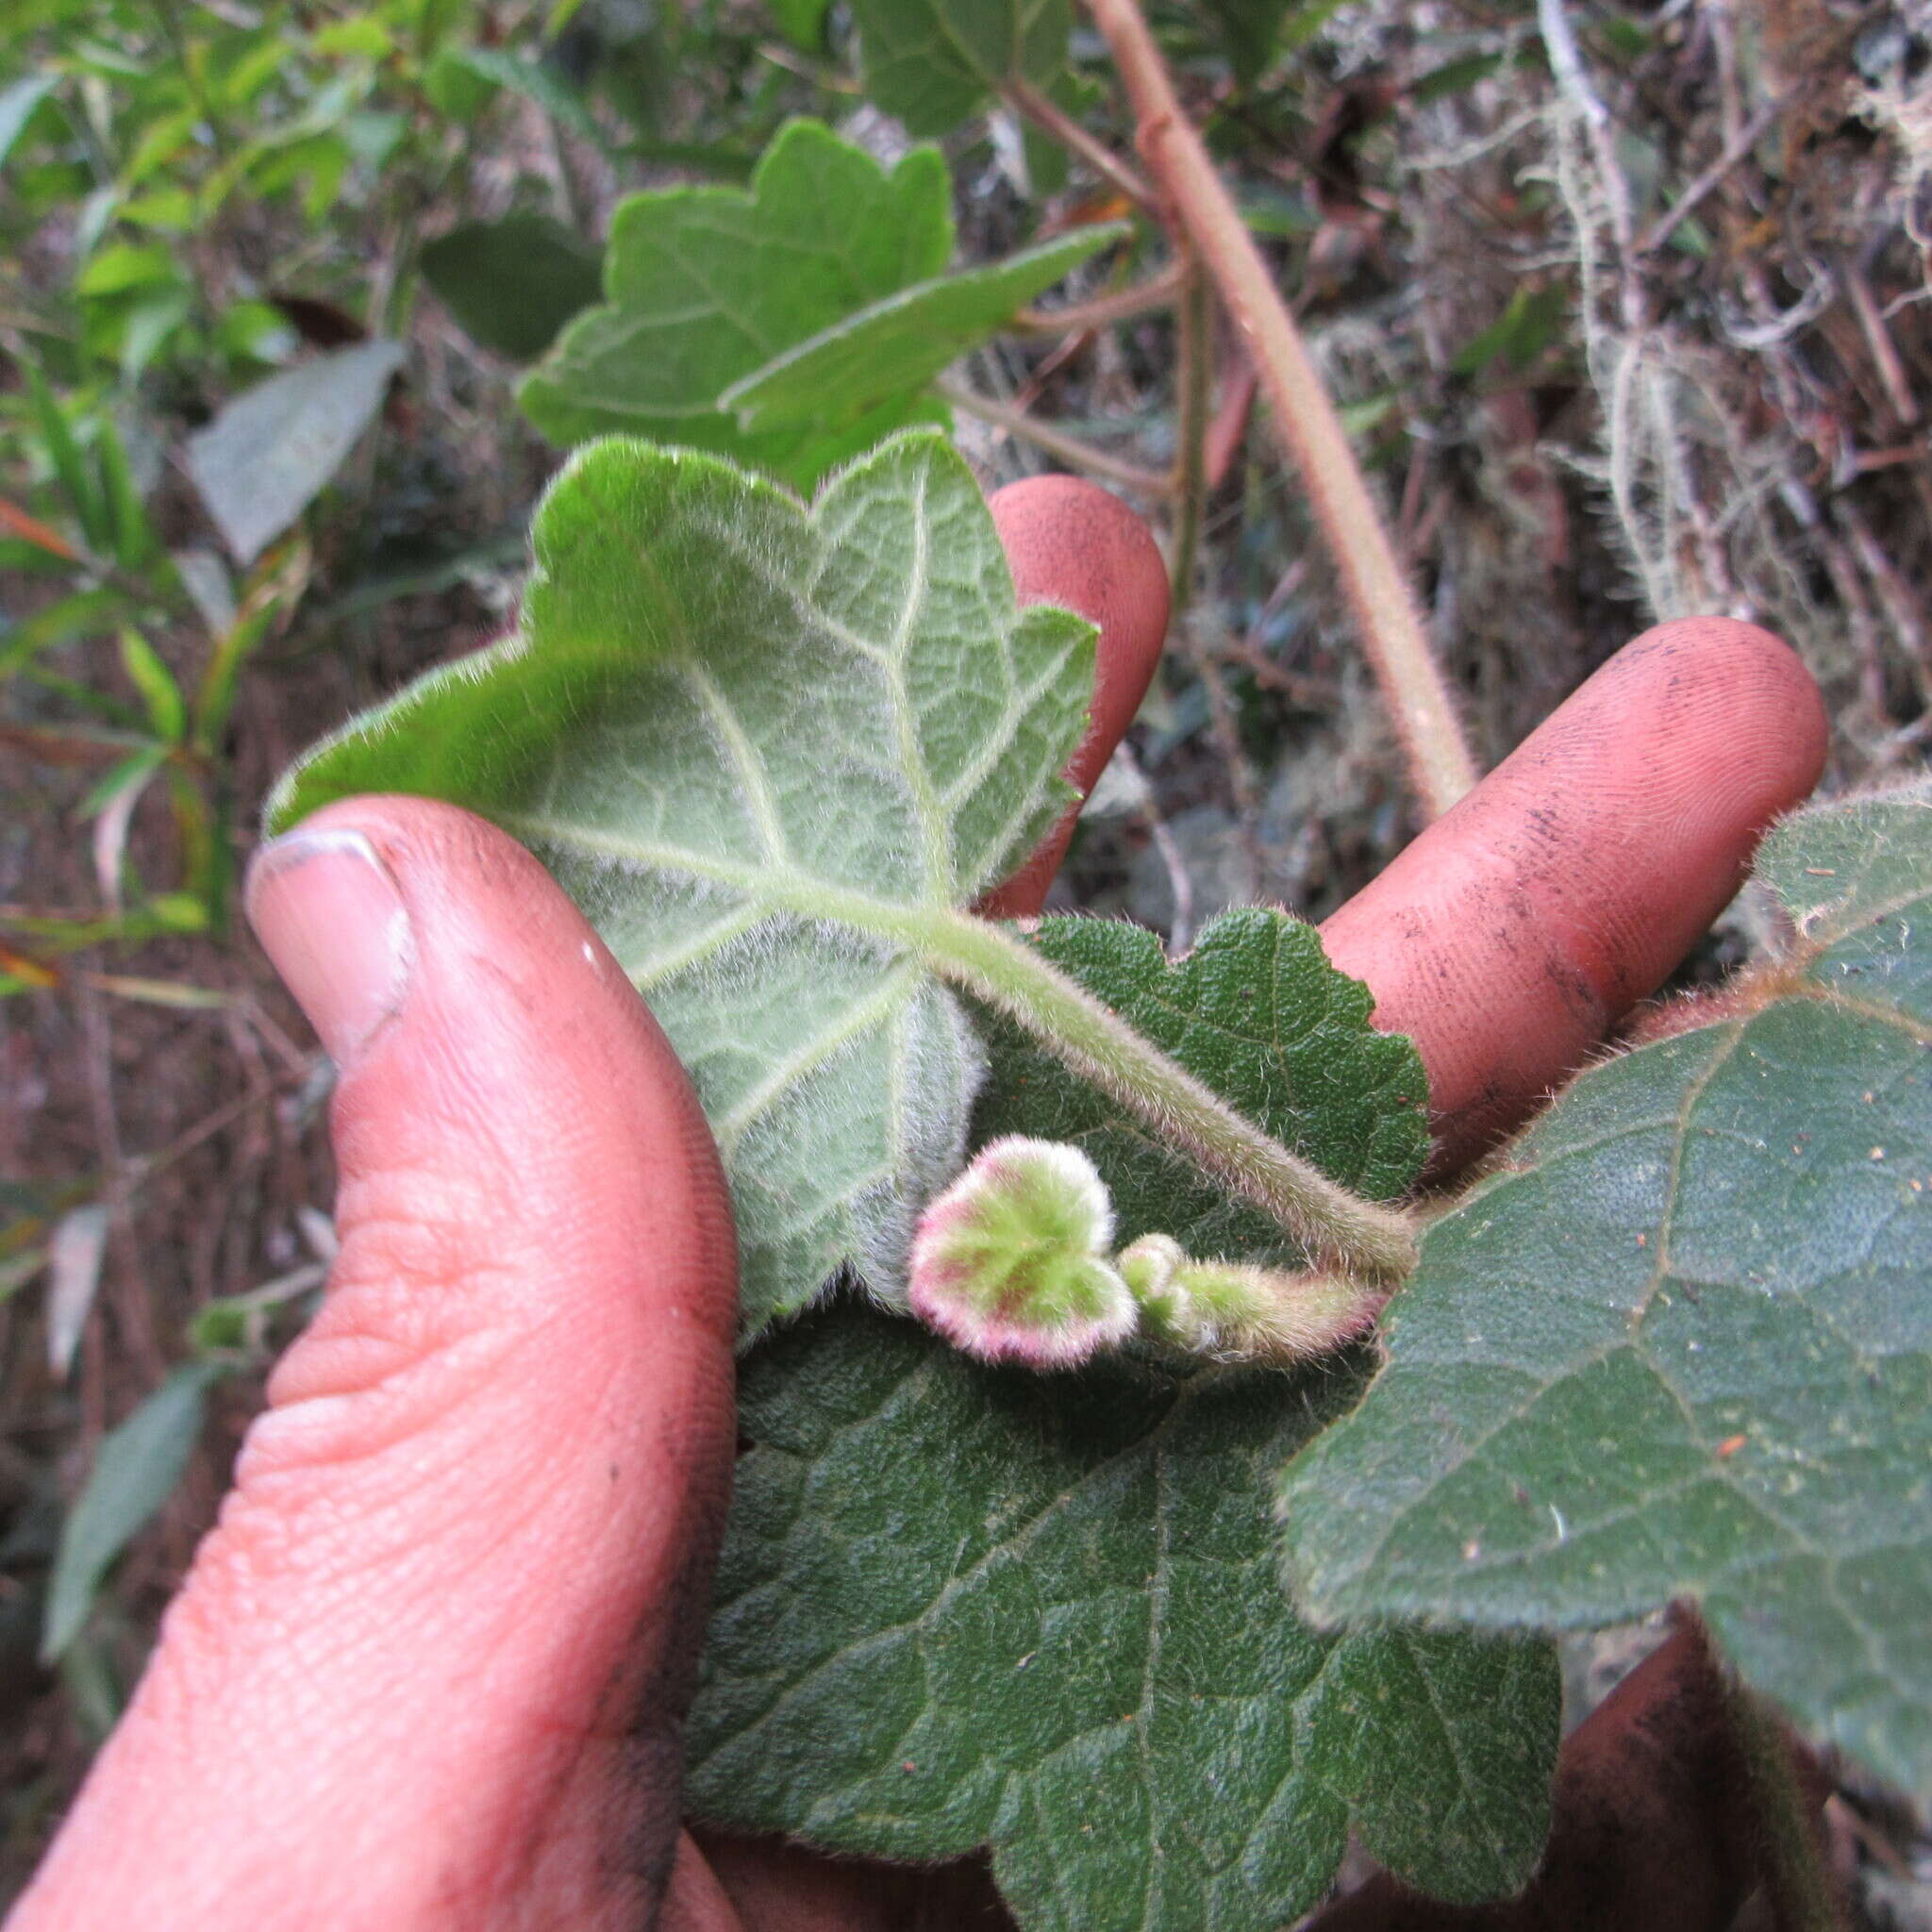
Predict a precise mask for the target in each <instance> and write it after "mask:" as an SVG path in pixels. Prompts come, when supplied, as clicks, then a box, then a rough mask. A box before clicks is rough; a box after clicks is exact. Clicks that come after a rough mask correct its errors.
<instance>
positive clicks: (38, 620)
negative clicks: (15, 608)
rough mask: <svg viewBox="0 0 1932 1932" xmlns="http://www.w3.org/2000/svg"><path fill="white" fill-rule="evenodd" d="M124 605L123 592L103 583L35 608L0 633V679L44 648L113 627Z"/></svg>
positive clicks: (11, 673) (18, 669) (28, 661)
mask: <svg viewBox="0 0 1932 1932" xmlns="http://www.w3.org/2000/svg"><path fill="white" fill-rule="evenodd" d="M125 608H126V600H125V598H124V597H123V596H122V594H121V592H120V591H116V590H113V589H111V588H109V587H108V586H106V585H103V586H101V587H100V588H98V589H96V590H92V591H75V592H74V594H73V595H72V596H71V597H62V598H61V599H60V600H59V601H58V603H54V604H49V605H47V606H46V607H45V608H43V609H40V610H37V611H35V612H34V614H33V615H32V616H31V617H29V618H27V619H25V621H24V622H23V623H20V624H17V625H14V626H13V627H12V628H11V629H10V630H8V632H6V633H5V635H4V636H0V679H4V678H8V677H11V676H12V675H13V674H14V673H15V672H17V671H20V670H22V669H24V668H25V666H26V665H28V664H29V663H31V662H32V661H33V659H34V658H37V657H38V656H39V655H40V654H41V653H42V651H50V650H52V649H54V647H55V646H56V645H58V644H64V643H70V642H72V641H74V640H75V638H82V637H89V636H92V635H93V634H94V633H96V632H100V631H106V630H108V629H110V628H111V627H112V625H113V622H114V619H115V618H116V617H117V616H119V615H120V613H121V612H122V611H123V610H124V609H125Z"/></svg>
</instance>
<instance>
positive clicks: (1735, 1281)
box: [1281, 783, 1932, 1800]
mask: <svg viewBox="0 0 1932 1932" xmlns="http://www.w3.org/2000/svg"><path fill="white" fill-rule="evenodd" d="M1757 874H1758V878H1759V880H1760V881H1761V883H1762V884H1763V886H1765V887H1766V888H1768V889H1769V890H1770V891H1771V892H1772V893H1773V894H1774V896H1775V897H1776V899H1777V900H1778V901H1779V902H1780V905H1781V908H1782V911H1783V913H1784V915H1785V917H1786V918H1787V920H1788V921H1789V924H1790V931H1791V933H1792V935H1793V937H1792V940H1791V942H1790V945H1789V947H1788V948H1787V950H1786V952H1785V954H1784V956H1783V957H1782V958H1779V959H1776V960H1774V961H1772V962H1770V964H1768V965H1767V966H1765V967H1763V968H1760V969H1757V971H1756V973H1755V974H1753V975H1752V976H1751V977H1749V978H1747V980H1746V982H1745V984H1744V986H1743V988H1742V989H1741V990H1740V994H1739V997H1738V999H1737V1000H1736V1002H1735V1004H1734V1005H1732V1006H1731V1008H1729V1010H1728V1016H1727V1017H1724V1018H1723V1019H1721V1020H1719V1021H1718V1022H1717V1023H1716V1024H1709V1025H1706V1026H1703V1027H1701V1028H1698V1029H1697V1030H1695V1031H1691V1032H1688V1033H1683V1034H1680V1035H1678V1036H1677V1037H1675V1038H1672V1039H1667V1040H1664V1041H1659V1042H1657V1043H1656V1044H1654V1045H1650V1046H1646V1047H1643V1048H1641V1049H1640V1050H1639V1051H1637V1052H1634V1053H1631V1054H1628V1055H1625V1056H1624V1057H1623V1058H1618V1059H1616V1060H1612V1061H1610V1062H1608V1063H1607V1064H1606V1065H1604V1066H1601V1067H1599V1068H1597V1069H1595V1070H1593V1071H1592V1072H1591V1073H1589V1074H1585V1075H1584V1076H1583V1077H1582V1078H1581V1079H1579V1080H1578V1081H1577V1082H1576V1083H1575V1085H1574V1087H1573V1088H1572V1089H1571V1090H1570V1091H1569V1092H1568V1093H1567V1094H1566V1095H1565V1096H1564V1098H1563V1099H1562V1101H1561V1102H1560V1103H1559V1104H1558V1105H1557V1107H1556V1108H1554V1109H1553V1110H1552V1112H1551V1113H1550V1114H1548V1115H1547V1116H1546V1117H1545V1118H1544V1119H1543V1120H1542V1121H1541V1122H1540V1123H1539V1124H1537V1126H1536V1127H1535V1128H1534V1129H1533V1130H1532V1131H1531V1132H1530V1133H1529V1134H1528V1135H1527V1136H1525V1137H1524V1140H1523V1141H1520V1142H1519V1143H1517V1145H1515V1146H1514V1147H1513V1148H1512V1149H1510V1150H1509V1153H1508V1156H1507V1163H1506V1165H1505V1167H1504V1170H1503V1172H1502V1173H1501V1174H1498V1175H1497V1176H1496V1177H1495V1178H1494V1179H1493V1180H1491V1181H1490V1182H1489V1183H1488V1184H1487V1185H1485V1186H1483V1187H1481V1188H1479V1189H1478V1190H1476V1191H1474V1193H1472V1194H1471V1195H1470V1196H1469V1197H1468V1199H1467V1200H1466V1201H1465V1202H1464V1203H1463V1204H1462V1205H1461V1206H1460V1207H1459V1208H1457V1211H1456V1212H1455V1213H1453V1214H1451V1215H1449V1216H1447V1217H1445V1218H1444V1219H1443V1220H1441V1221H1440V1222H1439V1223H1437V1224H1436V1225H1435V1226H1434V1227H1433V1228H1432V1229H1431V1230H1430V1232H1429V1234H1428V1236H1427V1238H1426V1240H1425V1241H1424V1248H1423V1264H1422V1270H1421V1273H1420V1274H1418V1275H1417V1277H1416V1279H1415V1280H1414V1282H1413V1283H1412V1284H1411V1285H1410V1286H1409V1287H1408V1288H1407V1290H1405V1291H1403V1293H1401V1294H1400V1295H1399V1296H1398V1297H1397V1299H1396V1301H1395V1303H1394V1304H1393V1305H1392V1307H1391V1311H1390V1319H1389V1322H1388V1324H1387V1335H1388V1344H1389V1357H1390V1358H1389V1363H1388V1366H1387V1368H1386V1369H1385V1370H1384V1371H1383V1372H1382V1374H1381V1375H1380V1376H1379V1378H1378V1379H1377V1380H1376V1382H1375V1384H1374V1388H1373V1389H1372V1390H1371V1391H1370V1393H1369V1395H1368V1398H1367V1399H1366V1400H1365V1401H1364V1402H1363V1404H1362V1405H1361V1407H1360V1408H1359V1409H1358V1410H1357V1412H1356V1413H1355V1414H1354V1415H1353V1416H1351V1417H1350V1418H1349V1419H1348V1420H1347V1421H1346V1422H1345V1423H1343V1424H1341V1425H1340V1426H1339V1427H1337V1428H1336V1429H1334V1430H1332V1431H1331V1432H1330V1433H1329V1434H1327V1435H1326V1436H1324V1438H1323V1439H1322V1440H1321V1441H1319V1442H1317V1443H1314V1444H1313V1445H1311V1446H1310V1447H1309V1448H1308V1449H1307V1450H1306V1451H1305V1452H1303V1454H1302V1455H1301V1456H1300V1457H1298V1459H1297V1460H1296V1461H1294V1462H1293V1463H1292V1464H1291V1467H1290V1468H1289V1470H1288V1473H1287V1475H1286V1478H1285V1481H1284V1483H1283V1486H1282V1491H1281V1502H1282V1510H1283V1515H1284V1520H1285V1523H1286V1535H1287V1549H1288V1569H1289V1575H1290V1579H1291V1584H1292V1587H1293V1590H1294V1592H1295V1594H1296V1596H1297V1598H1298V1599H1299V1600H1300V1601H1301V1602H1302V1603H1304V1604H1305V1605H1307V1607H1309V1608H1310V1610H1311V1611H1312V1613H1313V1614H1314V1615H1315V1616H1317V1617H1318V1618H1319V1619H1320V1620H1321V1621H1322V1622H1324V1623H1336V1622H1348V1621H1353V1620H1356V1619H1365V1620H1375V1619H1380V1618H1384V1617H1388V1616H1405V1615H1419V1616H1423V1617H1426V1618H1430V1619H1435V1620H1441V1621H1449V1620H1455V1621H1458V1622H1464V1623H1469V1624H1480V1625H1485V1626H1490V1627H1507V1626H1516V1625H1531V1626H1543V1627H1551V1626H1558V1627H1560V1626H1572V1625H1579V1624H1582V1625H1589V1624H1606V1623H1611V1622H1616V1621H1619V1620H1621V1619H1624V1618H1628V1617H1632V1616H1637V1615H1641V1614H1642V1613H1643V1612H1644V1611H1646V1610H1649V1609H1651V1608H1653V1607H1656V1606H1657V1605H1658V1604H1660V1603H1663V1602H1664V1601H1666V1600H1667V1599H1670V1598H1673V1597H1676V1596H1680V1595H1681V1596H1691V1597H1695V1598H1697V1599H1699V1600H1700V1601H1701V1603H1702V1605H1703V1608H1704V1614H1705V1616H1706V1618H1707V1620H1708V1622H1709V1624H1710V1627H1711V1628H1712V1630H1713V1631H1714V1632H1715V1633H1716V1635H1717V1636H1718V1638H1719V1639H1720V1641H1722V1642H1723V1643H1724V1646H1725V1648H1726V1649H1727V1650H1728V1651H1729V1652H1730V1654H1731V1656H1732V1657H1733V1658H1734V1659H1735V1660H1736V1661H1737V1663H1738V1664H1739V1666H1740V1668H1741V1669H1742V1671H1743V1672H1744V1674H1745V1675H1746V1676H1747V1678H1748V1679H1749V1680H1750V1682H1751V1683H1752V1684H1753V1685H1754V1686H1756V1687H1757V1689H1759V1690H1761V1691H1765V1692H1767V1693H1769V1695H1771V1696H1772V1697H1774V1698H1775V1699H1776V1700H1777V1701H1778V1702H1779V1703H1780V1704H1782V1705H1783V1706H1784V1707H1786V1708H1787V1709H1788V1710H1789V1711H1790V1713H1791V1714H1792V1715H1793V1716H1795V1717H1796V1718H1797V1719H1799V1720H1800V1721H1801V1722H1802V1723H1803V1724H1807V1725H1808V1726H1809V1727H1810V1728H1811V1729H1812V1730H1813V1731H1815V1732H1816V1733H1818V1734H1820V1735H1822V1736H1824V1737H1827V1738H1829V1739H1831V1740H1833V1741H1835V1742H1836V1743H1838V1744H1840V1745H1841V1746H1843V1747H1844V1748H1846V1749H1847V1750H1849V1751H1852V1752H1854V1753H1856V1754H1857V1756H1859V1757H1862V1758H1863V1759H1864V1760H1865V1761H1866V1763H1867V1764H1869V1765H1870V1766H1871V1767H1872V1769H1873V1770H1874V1771H1875V1772H1877V1773H1878V1774H1880V1775H1881V1776H1883V1777H1885V1778H1887V1779H1889V1780H1890V1781H1891V1782H1893V1783H1895V1784H1897V1785H1900V1786H1902V1787H1904V1788H1906V1789H1907V1790H1912V1791H1914V1792H1916V1793H1917V1794H1918V1795H1919V1797H1920V1798H1921V1799H1922V1800H1924V1799H1927V1798H1932V1642H1928V1641H1927V1631H1928V1630H1932V945H1928V943H1927V935H1928V931H1932V784H1925V783H1921V784H1919V785H1918V786H1915V787H1913V788H1910V789H1907V790H1904V791H1896V792H1892V793H1890V794H1882V795H1879V796H1875V797H1872V798H1867V799H1862V800H1848V801H1842V802H1840V803H1835V804H1832V805H1827V806H1823V807H1820V808H1815V809H1813V810H1810V811H1807V812H1805V813H1803V814H1801V815H1799V816H1797V817H1795V818H1793V819H1790V820H1788V821H1787V822H1786V823H1785V824H1784V825H1783V826H1782V827H1780V828H1779V829H1778V830H1777V831H1776V832H1774V834H1773V835H1772V837H1771V838H1770V839H1769V840H1768V841H1766V844H1765V847H1764V850H1763V853H1762V855H1761V858H1760V860H1759V864H1758V869H1757Z"/></svg>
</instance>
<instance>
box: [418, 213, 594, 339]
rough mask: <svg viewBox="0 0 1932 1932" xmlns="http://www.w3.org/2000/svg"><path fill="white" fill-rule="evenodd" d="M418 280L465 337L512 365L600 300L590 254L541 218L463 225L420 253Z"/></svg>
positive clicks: (515, 216)
mask: <svg viewBox="0 0 1932 1932" xmlns="http://www.w3.org/2000/svg"><path fill="white" fill-rule="evenodd" d="M422 259H423V273H424V275H425V277H426V278H427V280H428V283H429V286H430V287H431V288H432V289H434V290H435V291H436V292H437V294H438V295H440V296H441V298H442V301H443V304H444V306H445V307H447V308H448V309H449V311H450V313H451V314H452V315H454V316H455V317H456V319H457V320H458V322H459V323H460V324H461V325H462V326H463V328H464V329H465V331H467V333H468V334H469V335H470V336H471V337H472V338H474V339H475V341H478V342H480V343H482V345H483V346H484V347H485V348H486V349H494V350H495V351H496V353H497V354H498V355H500V356H508V358H510V359H511V360H512V361H515V362H528V361H531V360H533V359H534V358H536V357H538V356H541V354H542V353H543V351H544V350H545V349H547V348H548V347H549V346H550V344H551V343H552V342H553V341H556V340H557V333H558V330H559V329H560V328H562V326H563V325H564V324H565V323H567V322H568V321H569V320H570V319H571V317H572V316H574V315H575V314H577V313H578V312H579V310H581V309H585V308H590V306H591V304H592V303H593V302H595V301H596V300H597V298H598V296H599V295H600V294H602V292H603V283H602V280H601V277H600V275H599V274H598V265H597V254H596V251H595V250H594V249H591V248H587V247H585V245H584V244H583V243H582V242H579V241H578V240H577V238H576V237H575V235H573V234H572V233H571V232H570V230H569V229H568V228H566V227H565V226H564V225H562V223H560V222H555V221H552V220H551V219H550V218H549V216H547V215H540V214H532V213H528V212H524V213H515V214H508V215H504V216H502V217H501V218H500V219H498V220H496V221H493V222H465V223H463V224H462V225H460V226H459V227H456V228H452V229H451V230H450V232H449V233H448V234H447V235H442V236H440V237H438V239H437V240H436V241H434V242H430V243H429V244H428V245H427V246H426V247H425V249H424V250H423V258H422Z"/></svg>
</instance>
